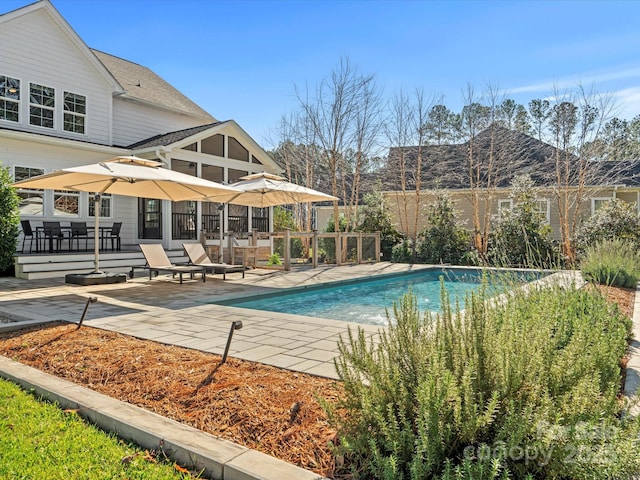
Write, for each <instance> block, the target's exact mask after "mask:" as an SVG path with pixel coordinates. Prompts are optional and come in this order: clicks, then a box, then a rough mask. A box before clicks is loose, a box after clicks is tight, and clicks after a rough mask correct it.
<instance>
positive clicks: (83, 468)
mask: <svg viewBox="0 0 640 480" xmlns="http://www.w3.org/2000/svg"><path fill="white" fill-rule="evenodd" d="M0 452H2V453H1V454H0V478H7V479H8V478H11V479H36V478H38V479H40V478H42V479H53V478H64V479H83V480H89V479H118V478H121V479H130V480H134V479H185V478H192V477H191V476H189V475H188V474H183V473H180V472H178V471H177V470H176V468H175V466H174V465H173V464H170V463H167V462H165V463H156V462H155V461H154V458H153V456H152V455H148V454H147V453H146V452H145V451H144V450H141V449H140V448H138V447H136V446H135V445H131V444H129V443H126V442H124V441H122V440H119V439H118V438H116V437H114V436H112V435H108V434H106V433H104V432H103V431H101V430H99V429H98V428H96V427H94V426H92V425H89V424H87V423H86V422H84V420H83V419H82V418H80V417H79V416H78V415H77V414H76V413H74V412H64V411H62V410H61V409H60V408H58V407H56V406H55V405H52V404H50V403H46V402H41V401H38V399H36V398H35V397H34V396H33V395H31V394H29V393H27V392H25V391H23V390H22V389H20V387H18V386H17V385H15V384H13V383H11V382H8V381H5V380H0Z"/></svg>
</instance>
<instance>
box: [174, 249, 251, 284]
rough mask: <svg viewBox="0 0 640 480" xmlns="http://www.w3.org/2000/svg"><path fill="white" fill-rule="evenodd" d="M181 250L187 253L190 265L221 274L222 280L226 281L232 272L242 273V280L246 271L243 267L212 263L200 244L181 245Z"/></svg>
mask: <svg viewBox="0 0 640 480" xmlns="http://www.w3.org/2000/svg"><path fill="white" fill-rule="evenodd" d="M182 248H184V251H185V252H186V253H187V256H188V257H189V261H190V262H191V264H192V265H197V266H199V267H204V268H206V270H207V271H209V272H213V273H221V274H222V279H223V280H226V279H227V273H234V272H242V278H244V272H245V270H246V269H247V268H246V267H245V266H244V265H230V264H227V263H213V262H212V261H211V259H210V258H209V256H208V255H207V252H205V251H204V247H203V246H202V244H200V243H183V244H182Z"/></svg>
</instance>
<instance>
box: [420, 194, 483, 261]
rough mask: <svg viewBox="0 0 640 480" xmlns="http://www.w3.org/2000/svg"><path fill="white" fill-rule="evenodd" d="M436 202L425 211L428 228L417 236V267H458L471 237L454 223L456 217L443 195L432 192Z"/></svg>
mask: <svg viewBox="0 0 640 480" xmlns="http://www.w3.org/2000/svg"><path fill="white" fill-rule="evenodd" d="M435 195H436V201H435V203H433V204H432V205H429V206H428V207H427V221H428V223H429V226H428V227H427V228H425V229H424V230H423V231H422V232H420V234H419V235H418V242H417V248H416V259H417V261H418V262H420V263H451V264H453V265H462V264H464V263H465V260H466V254H467V252H469V250H470V246H471V235H470V234H469V232H468V231H467V230H466V229H465V228H464V227H462V226H460V225H458V224H457V223H456V217H457V215H458V212H457V210H456V209H455V205H454V203H453V201H452V200H451V199H450V198H449V196H448V195H447V194H446V193H445V192H436V194H435Z"/></svg>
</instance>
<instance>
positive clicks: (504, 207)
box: [498, 199, 513, 218]
mask: <svg viewBox="0 0 640 480" xmlns="http://www.w3.org/2000/svg"><path fill="white" fill-rule="evenodd" d="M512 208H513V201H512V200H511V199H502V200H498V217H500V218H502V217H504V216H505V215H506V214H507V213H508V212H510V211H511V209H512Z"/></svg>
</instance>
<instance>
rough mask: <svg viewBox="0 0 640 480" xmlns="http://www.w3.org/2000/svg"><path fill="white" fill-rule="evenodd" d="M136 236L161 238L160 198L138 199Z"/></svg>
mask: <svg viewBox="0 0 640 480" xmlns="http://www.w3.org/2000/svg"><path fill="white" fill-rule="evenodd" d="M138 238H143V239H161V238H162V200H158V199H155V198H139V199H138Z"/></svg>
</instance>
